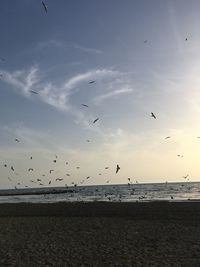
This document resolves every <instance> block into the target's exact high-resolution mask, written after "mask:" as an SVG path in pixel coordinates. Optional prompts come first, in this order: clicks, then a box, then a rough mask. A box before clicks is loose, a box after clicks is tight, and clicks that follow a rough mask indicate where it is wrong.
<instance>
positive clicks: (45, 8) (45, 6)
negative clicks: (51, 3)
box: [42, 1, 48, 13]
mask: <svg viewBox="0 0 200 267" xmlns="http://www.w3.org/2000/svg"><path fill="white" fill-rule="evenodd" d="M42 5H43V7H44V10H45V12H46V13H47V11H48V10H47V5H46V4H45V3H44V2H43V1H42Z"/></svg>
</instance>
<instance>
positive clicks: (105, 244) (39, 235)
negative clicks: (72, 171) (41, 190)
mask: <svg viewBox="0 0 200 267" xmlns="http://www.w3.org/2000/svg"><path fill="white" fill-rule="evenodd" d="M199 221H200V203H199V202H182V203H181V202H180V203H168V202H152V203H56V204H22V203H21V204H1V205H0V266H123V267H125V266H127V267H128V266H141V267H144V266H159V267H162V266H191V267H193V266H194V267H195V266H200V224H199Z"/></svg>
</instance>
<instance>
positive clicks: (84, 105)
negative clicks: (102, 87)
mask: <svg viewBox="0 0 200 267" xmlns="http://www.w3.org/2000/svg"><path fill="white" fill-rule="evenodd" d="M81 105H82V106H83V107H86V108H89V106H88V105H86V104H81Z"/></svg>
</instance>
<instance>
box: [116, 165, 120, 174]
mask: <svg viewBox="0 0 200 267" xmlns="http://www.w3.org/2000/svg"><path fill="white" fill-rule="evenodd" d="M119 170H120V167H119V165H118V164H117V168H116V173H118V171H119Z"/></svg>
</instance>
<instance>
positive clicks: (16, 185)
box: [0, 1, 200, 200]
mask: <svg viewBox="0 0 200 267" xmlns="http://www.w3.org/2000/svg"><path fill="white" fill-rule="evenodd" d="M41 3H42V7H43V9H44V12H45V13H48V6H47V4H46V3H45V2H44V1H42V2H41ZM185 41H188V38H185ZM144 43H148V40H144ZM0 61H5V58H2V57H1V58H0ZM1 78H3V74H2V73H0V79H1ZM95 82H96V81H95V80H91V81H88V84H91V85H92V84H94V83H95ZM29 92H30V93H31V94H35V95H39V94H40V92H37V91H35V90H29ZM81 105H82V106H83V107H85V108H89V105H87V104H85V103H82V104H81ZM150 116H151V117H152V118H153V119H157V117H156V115H155V114H154V113H153V112H151V113H150ZM97 121H99V117H97V118H96V119H94V120H93V122H92V123H93V124H95V123H96V122H97ZM169 138H171V136H166V137H165V139H169ZM197 138H200V136H198V137H197ZM86 141H87V142H90V140H89V139H87V140H86ZM15 142H17V143H20V140H19V139H18V138H15ZM177 157H180V158H182V157H183V155H181V154H178V155H177ZM30 160H33V157H32V156H31V157H30ZM57 160H58V156H57V155H56V156H55V159H54V160H53V163H56V162H57ZM65 164H66V165H68V162H66V163H65ZM3 166H4V168H10V171H11V172H13V173H14V174H15V175H16V176H19V174H18V173H17V172H15V168H14V166H9V167H8V164H4V165H3ZM76 169H77V170H78V169H80V166H77V167H76ZM108 169H109V167H108V166H106V167H105V170H108ZM119 170H120V166H119V164H117V165H116V170H115V173H116V174H117V173H118V172H119ZM27 171H28V172H29V173H34V171H35V170H34V169H33V168H32V167H30V168H28V169H27ZM48 172H49V175H51V174H53V173H54V169H50V170H49V171H48ZM46 175H47V174H42V177H45V176H46ZM99 175H102V174H101V173H99ZM66 176H68V177H69V176H70V174H69V173H67V174H66ZM90 178H91V177H90V176H87V177H86V178H85V179H83V180H82V181H80V185H82V184H83V183H84V182H85V181H86V180H88V179H90ZM182 178H183V179H184V180H187V181H189V174H187V175H185V176H183V177H182ZM8 180H9V181H10V182H13V181H14V180H13V178H11V177H10V176H9V177H8ZM45 180H46V178H45ZM61 181H64V179H63V178H60V177H59V178H55V179H54V182H61ZM52 182H53V180H52V179H50V180H49V181H48V185H51V184H52ZM109 182H110V181H109V180H107V181H106V183H109ZM30 183H34V184H38V185H39V186H44V185H46V184H45V183H44V181H43V179H42V178H37V179H30ZM135 183H136V184H137V183H138V181H135ZM166 183H167V182H166ZM71 184H72V185H73V186H74V187H77V185H78V184H77V183H75V182H72V183H71ZM127 184H128V186H131V185H132V184H133V181H131V178H128V179H127ZM21 185H22V183H21V182H19V181H18V182H17V183H16V184H15V185H14V188H15V189H17V188H18V186H21ZM23 186H24V187H26V188H27V187H29V186H28V185H23ZM65 186H67V185H65ZM133 193H134V189H132V191H131V194H133ZM143 198H145V196H141V198H140V199H143ZM171 199H173V196H171ZM109 200H111V199H109Z"/></svg>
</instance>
